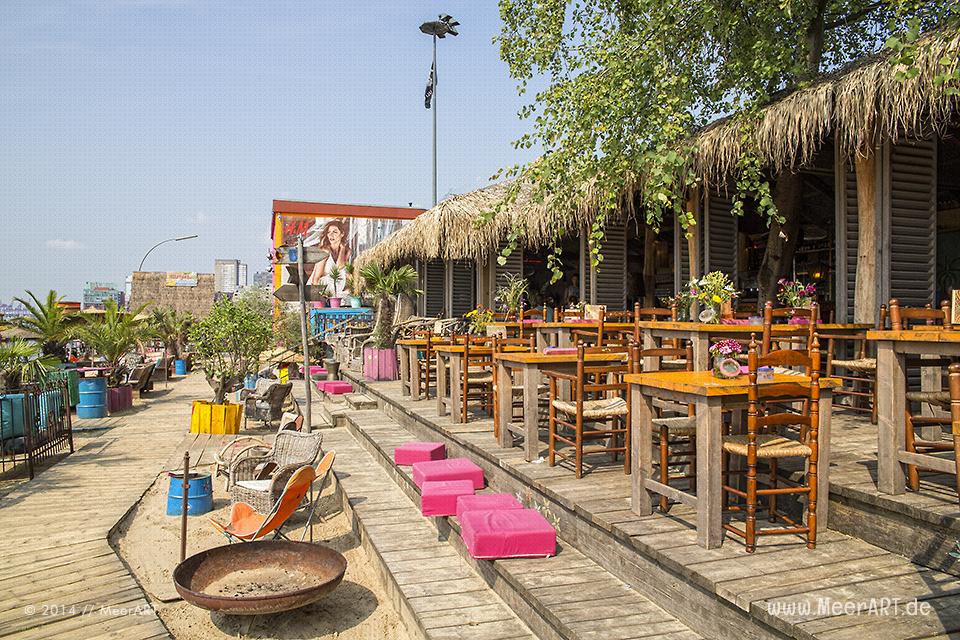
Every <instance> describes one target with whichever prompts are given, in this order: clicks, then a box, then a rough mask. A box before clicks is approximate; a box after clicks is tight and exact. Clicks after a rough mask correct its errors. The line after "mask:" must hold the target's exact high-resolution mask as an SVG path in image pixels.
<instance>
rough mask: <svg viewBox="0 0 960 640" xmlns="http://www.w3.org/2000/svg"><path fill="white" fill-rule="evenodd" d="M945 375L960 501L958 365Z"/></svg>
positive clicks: (955, 364) (959, 369)
mask: <svg viewBox="0 0 960 640" xmlns="http://www.w3.org/2000/svg"><path fill="white" fill-rule="evenodd" d="M948 371H949V373H948V375H947V377H948V380H949V387H950V432H951V433H952V434H953V460H954V465H955V466H954V469H955V471H954V478H955V481H956V486H957V497H958V499H960V364H957V363H954V364H952V365H950V368H949V370H948Z"/></svg>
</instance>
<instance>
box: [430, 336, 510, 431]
mask: <svg viewBox="0 0 960 640" xmlns="http://www.w3.org/2000/svg"><path fill="white" fill-rule="evenodd" d="M527 350H528V349H527V348H526V347H522V346H519V345H510V346H506V347H504V351H505V352H506V353H513V352H521V351H527ZM433 351H434V353H435V354H436V358H437V415H441V416H445V415H447V412H448V411H449V413H450V420H451V422H454V423H457V424H462V423H463V421H464V420H463V414H462V412H461V411H459V407H460V403H461V402H462V382H463V381H462V379H461V376H462V375H463V345H462V344H449V343H447V344H443V345H438V346H437V347H436V348H434V350H433ZM470 353H471V354H473V355H478V356H484V355H487V356H488V355H491V354H492V353H493V347H491V346H485V345H470ZM444 371H449V372H450V378H449V381H450V384H449V385H448V384H447V376H446V375H443V372H444Z"/></svg>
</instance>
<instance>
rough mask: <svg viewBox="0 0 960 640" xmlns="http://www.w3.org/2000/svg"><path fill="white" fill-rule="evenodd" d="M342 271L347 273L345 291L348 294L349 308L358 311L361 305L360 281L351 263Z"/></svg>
mask: <svg viewBox="0 0 960 640" xmlns="http://www.w3.org/2000/svg"><path fill="white" fill-rule="evenodd" d="M344 271H346V273H347V280H346V290H347V291H348V292H349V293H350V306H351V307H352V308H354V309H359V308H360V307H361V306H362V304H363V297H362V293H363V290H362V288H361V286H360V284H361V279H360V278H359V277H357V273H356V270H355V269H354V267H353V263H352V262H348V263H347V264H346V266H344Z"/></svg>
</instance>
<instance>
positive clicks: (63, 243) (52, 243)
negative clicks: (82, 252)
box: [47, 238, 83, 251]
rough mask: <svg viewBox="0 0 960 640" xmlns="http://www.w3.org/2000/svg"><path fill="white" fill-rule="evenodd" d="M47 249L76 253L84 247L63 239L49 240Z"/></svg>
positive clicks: (73, 241)
mask: <svg viewBox="0 0 960 640" xmlns="http://www.w3.org/2000/svg"><path fill="white" fill-rule="evenodd" d="M47 248H48V249H55V250H57V251H76V250H77V249H82V248H83V245H82V244H80V243H79V242H78V241H76V240H64V239H63V238H54V239H52V240H47Z"/></svg>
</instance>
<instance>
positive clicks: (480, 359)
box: [450, 335, 493, 422]
mask: <svg viewBox="0 0 960 640" xmlns="http://www.w3.org/2000/svg"><path fill="white" fill-rule="evenodd" d="M462 338H463V354H462V355H461V356H460V380H451V381H450V383H451V384H459V385H460V387H461V389H460V412H461V413H460V417H461V419H462V420H463V422H466V421H467V409H468V408H469V405H470V404H476V405H478V406H479V407H480V408H481V409H483V411H484V412H485V413H486V414H487V415H488V416H489V415H492V414H493V349H491V346H492V345H493V338H492V337H489V336H471V335H464V336H462Z"/></svg>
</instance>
